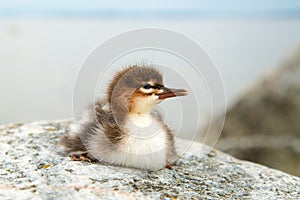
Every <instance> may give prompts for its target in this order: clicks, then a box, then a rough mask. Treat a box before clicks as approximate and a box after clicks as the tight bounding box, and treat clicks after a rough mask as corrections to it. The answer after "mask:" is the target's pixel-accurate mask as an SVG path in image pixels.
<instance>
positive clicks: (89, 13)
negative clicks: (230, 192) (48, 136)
mask: <svg viewBox="0 0 300 200" xmlns="http://www.w3.org/2000/svg"><path fill="white" fill-rule="evenodd" d="M143 27H156V28H164V29H171V30H174V31H177V32H180V33H182V34H185V35H187V36H188V37H190V38H192V39H193V40H195V41H196V42H198V43H199V44H201V45H202V46H203V47H204V48H205V49H206V50H207V52H208V54H209V55H210V56H211V58H212V59H213V61H214V62H215V64H216V65H217V67H218V69H219V71H220V73H221V75H222V77H223V80H224V84H225V87H226V95H227V101H228V104H229V105H230V104H231V103H233V102H234V101H235V99H237V98H238V97H239V96H240V95H241V94H242V93H243V91H244V90H245V89H246V88H248V87H249V86H250V85H251V84H253V83H254V82H256V81H257V80H258V79H259V78H260V77H262V76H263V75H264V74H265V73H269V72H270V71H272V70H273V69H275V68H276V66H278V64H279V63H280V62H282V60H283V59H284V58H285V57H286V56H288V55H289V54H290V52H292V51H293V50H294V49H295V48H296V47H297V46H298V45H299V44H300V2H299V1H295V0H287V1H278V0H275V1H271V0H266V1H263V2H261V1H257V0H255V1H243V2H241V1H237V0H230V1H217V0H214V1H209V2H208V1H203V0H201V1H196V0H189V1H179V0H172V1H171V0H168V1H158V0H152V1H144V2H140V1H137V0H130V1H116V0H114V1H106V2H104V1H96V0H93V1H91V0H90V1H83V0H76V1H56V0H55V1H48V0H46V1H43V2H41V1H36V0H31V1H26V0H25V1H21V0H19V1H18V0H11V1H1V0H0V91H1V93H0V102H1V103H0V124H5V123H10V122H28V121H34V120H44V119H45V120H46V119H47V120H48V119H60V118H71V117H72V115H73V114H72V92H73V85H74V82H75V79H76V75H77V73H78V71H79V69H80V67H81V65H82V63H83V62H84V60H85V59H86V58H87V56H88V55H89V53H90V52H91V51H92V50H94V49H95V48H96V47H97V46H99V45H100V44H101V43H102V42H104V41H105V40H107V39H109V38H110V37H112V36H114V35H116V34H119V33H121V32H125V31H129V30H132V29H137V28H143ZM129 42H130V41H129Z"/></svg>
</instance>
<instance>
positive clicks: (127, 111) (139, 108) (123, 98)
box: [60, 65, 187, 171]
mask: <svg viewBox="0 0 300 200" xmlns="http://www.w3.org/2000/svg"><path fill="white" fill-rule="evenodd" d="M185 95H187V91H186V90H184V89H170V88H167V87H165V86H164V84H163V77H162V74H161V73H160V72H159V71H158V70H157V69H155V68H154V67H153V66H147V67H143V66H137V65H134V66H131V67H127V68H125V69H123V70H121V71H119V72H118V73H116V75H115V76H114V78H113V79H112V81H111V82H110V84H109V86H108V89H107V93H106V98H104V99H100V100H97V101H96V102H95V103H94V104H93V105H91V106H90V107H88V109H87V110H85V111H84V113H83V114H82V116H81V117H80V119H79V120H77V121H76V122H75V123H74V125H73V128H72V130H71V131H70V132H69V133H67V134H66V135H63V136H62V137H61V140H60V144H62V145H63V146H64V150H65V153H67V154H68V155H70V156H71V158H72V160H87V161H91V160H99V161H104V162H107V163H110V164H114V165H121V166H126V167H134V168H140V169H145V170H152V171H154V170H159V169H161V168H164V167H168V168H170V167H171V166H172V165H171V163H173V162H175V161H176V160H177V159H178V156H177V154H176V150H175V145H174V136H173V134H172V131H171V129H170V128H169V127H168V126H167V125H166V124H165V122H164V121H163V118H162V116H161V114H160V113H159V112H158V111H157V110H156V109H155V108H153V107H154V106H155V105H157V104H159V103H160V102H161V101H163V100H165V99H167V98H171V97H176V96H185Z"/></svg>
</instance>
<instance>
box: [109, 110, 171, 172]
mask: <svg viewBox="0 0 300 200" xmlns="http://www.w3.org/2000/svg"><path fill="white" fill-rule="evenodd" d="M125 130H126V133H127V134H126V137H125V138H124V140H123V141H122V144H121V145H120V147H121V148H120V151H119V153H118V155H116V154H115V155H114V157H115V159H117V160H118V161H119V162H120V161H121V162H120V163H119V164H122V165H125V166H131V167H137V168H142V169H150V170H158V169H161V168H163V167H165V166H166V164H167V149H168V148H167V143H168V142H167V134H166V132H165V130H164V128H163V126H162V125H161V124H160V123H159V122H158V121H156V120H155V119H151V117H150V116H146V115H145V116H131V117H130V119H129V120H128V121H127V123H126V125H125ZM118 161H117V162H118Z"/></svg>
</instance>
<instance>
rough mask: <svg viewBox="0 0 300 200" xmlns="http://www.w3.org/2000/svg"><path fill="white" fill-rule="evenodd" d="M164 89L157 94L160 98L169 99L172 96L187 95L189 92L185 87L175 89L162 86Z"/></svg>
mask: <svg viewBox="0 0 300 200" xmlns="http://www.w3.org/2000/svg"><path fill="white" fill-rule="evenodd" d="M160 89H162V90H163V92H161V93H159V94H157V96H158V99H161V100H163V99H167V98H171V97H177V96H186V95H187V94H188V92H187V90H185V89H173V88H167V87H162V88H160Z"/></svg>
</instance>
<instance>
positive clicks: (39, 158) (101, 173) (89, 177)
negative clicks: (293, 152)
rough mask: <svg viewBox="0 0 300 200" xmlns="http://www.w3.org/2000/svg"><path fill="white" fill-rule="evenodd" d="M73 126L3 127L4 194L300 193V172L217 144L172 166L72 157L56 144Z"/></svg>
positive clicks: (0, 188)
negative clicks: (206, 152)
mask: <svg viewBox="0 0 300 200" xmlns="http://www.w3.org/2000/svg"><path fill="white" fill-rule="evenodd" d="M68 126H69V122H67V121H57V122H34V123H30V124H11V125H6V126H1V127H0V135H1V137H0V140H1V146H0V154H1V156H0V160H1V162H0V163H1V164H0V165H1V167H0V199H94V198H99V197H100V199H216V198H221V199H226V198H230V199H233V198H235V199H241V198H243V199H245V198H246V199H300V179H299V178H297V177H294V176H292V175H289V174H286V173H283V172H281V171H277V170H273V169H270V168H267V167H264V166H261V165H257V164H254V163H250V162H245V161H240V160H237V159H235V158H233V157H231V156H229V155H227V154H224V153H222V152H219V151H215V150H214V151H212V152H211V153H210V154H209V155H208V156H206V157H203V158H200V156H199V155H200V154H199V151H200V150H201V149H203V148H207V147H205V146H202V145H201V144H199V143H193V144H192V146H191V147H190V148H189V150H188V151H187V152H186V153H185V154H184V155H183V157H182V158H181V159H180V160H179V161H178V165H177V166H175V167H174V168H173V169H172V170H169V169H162V170H160V171H157V172H149V171H141V170H138V169H131V168H123V167H118V166H110V165H107V164H105V163H99V162H98V163H87V162H76V161H71V160H70V158H68V157H66V156H64V155H61V154H60V153H59V148H58V146H57V142H58V138H59V136H60V135H62V134H63V133H65V132H66V131H67V130H68ZM177 143H178V146H184V145H183V144H184V143H186V141H183V140H178V141H177Z"/></svg>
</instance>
